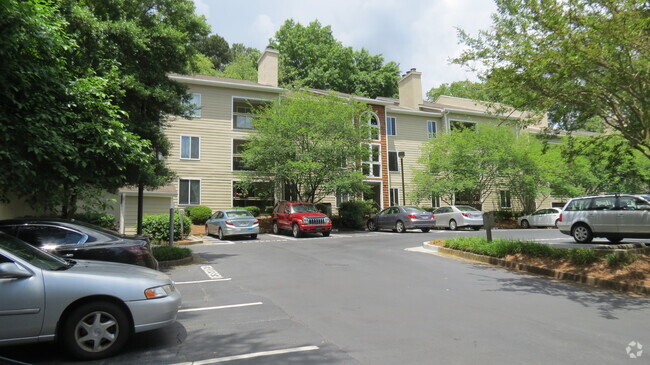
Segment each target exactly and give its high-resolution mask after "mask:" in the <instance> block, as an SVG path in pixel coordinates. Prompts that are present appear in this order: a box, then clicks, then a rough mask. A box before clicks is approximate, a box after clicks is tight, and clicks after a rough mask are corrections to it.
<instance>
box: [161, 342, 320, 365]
mask: <svg viewBox="0 0 650 365" xmlns="http://www.w3.org/2000/svg"><path fill="white" fill-rule="evenodd" d="M319 349H320V348H319V347H318V346H303V347H294V348H291V349H282V350H273V351H262V352H253V353H250V354H244V355H234V356H226V357H216V358H214V359H207V360H200V361H191V362H181V363H178V364H173V365H208V364H216V363H220V362H227V361H235V360H243V359H254V358H257V357H264V356H274V355H284V354H291V353H295V352H305V351H314V350H319Z"/></svg>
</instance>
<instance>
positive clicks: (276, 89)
mask: <svg viewBox="0 0 650 365" xmlns="http://www.w3.org/2000/svg"><path fill="white" fill-rule="evenodd" d="M169 78H170V79H172V80H176V81H182V82H186V83H188V84H196V85H209V86H222V87H226V88H230V89H242V90H256V91H267V92H276V93H284V92H287V89H284V88H281V87H275V86H267V85H249V84H238V83H234V82H227V81H217V80H205V79H197V78H193V77H187V76H178V75H169Z"/></svg>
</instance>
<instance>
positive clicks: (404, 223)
mask: <svg viewBox="0 0 650 365" xmlns="http://www.w3.org/2000/svg"><path fill="white" fill-rule="evenodd" d="M435 223H436V221H435V220H434V219H433V215H432V214H431V213H429V212H425V211H423V210H420V209H418V208H415V207H404V206H396V207H388V208H386V209H384V210H382V211H381V212H379V213H377V214H376V215H374V216H372V217H370V219H368V222H367V226H368V230H369V231H376V230H378V229H392V230H393V231H397V232H399V233H404V232H406V230H407V229H420V230H422V232H429V230H431V227H433V226H434V225H435Z"/></svg>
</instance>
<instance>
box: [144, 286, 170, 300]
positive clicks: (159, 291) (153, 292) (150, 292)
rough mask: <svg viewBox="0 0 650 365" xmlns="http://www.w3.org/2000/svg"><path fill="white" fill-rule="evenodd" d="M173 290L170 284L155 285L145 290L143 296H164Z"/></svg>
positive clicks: (152, 297)
mask: <svg viewBox="0 0 650 365" xmlns="http://www.w3.org/2000/svg"><path fill="white" fill-rule="evenodd" d="M173 291H174V286H173V285H171V284H168V285H163V286H156V287H153V288H149V289H147V290H145V291H144V296H145V298H147V299H156V298H164V297H166V296H168V295H169V294H171V293H172V292H173Z"/></svg>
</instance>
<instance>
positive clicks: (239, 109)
mask: <svg viewBox="0 0 650 365" xmlns="http://www.w3.org/2000/svg"><path fill="white" fill-rule="evenodd" d="M266 104H268V102H266V101H262V100H250V99H241V98H234V99H233V102H232V120H233V128H234V129H253V120H254V119H255V110H256V109H257V108H259V107H262V106H264V105H266Z"/></svg>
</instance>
